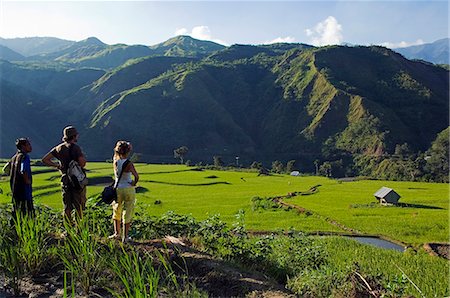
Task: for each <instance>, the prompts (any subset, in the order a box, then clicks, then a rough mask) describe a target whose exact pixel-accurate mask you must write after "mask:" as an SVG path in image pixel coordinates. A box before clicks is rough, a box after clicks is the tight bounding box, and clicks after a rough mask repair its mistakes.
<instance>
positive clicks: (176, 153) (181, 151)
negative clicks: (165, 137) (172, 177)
mask: <svg viewBox="0 0 450 298" xmlns="http://www.w3.org/2000/svg"><path fill="white" fill-rule="evenodd" d="M188 151H189V148H188V147H186V146H181V147H180V148H177V149H175V150H173V157H174V158H179V159H180V163H181V164H183V163H184V157H185V155H186V154H187V153H188Z"/></svg>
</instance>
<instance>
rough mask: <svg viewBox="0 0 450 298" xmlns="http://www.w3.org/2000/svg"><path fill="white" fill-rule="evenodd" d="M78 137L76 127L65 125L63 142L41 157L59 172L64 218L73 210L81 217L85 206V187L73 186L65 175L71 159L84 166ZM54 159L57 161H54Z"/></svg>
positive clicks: (84, 160)
mask: <svg viewBox="0 0 450 298" xmlns="http://www.w3.org/2000/svg"><path fill="white" fill-rule="evenodd" d="M78 137H79V134H78V131H77V129H76V128H75V127H73V126H67V127H66V128H64V130H63V138H62V140H63V142H62V143H61V144H59V145H57V146H56V147H54V148H52V149H51V150H50V152H48V153H47V154H46V155H45V156H44V157H43V158H42V162H43V163H44V164H46V165H47V166H49V167H54V168H57V169H58V170H59V171H60V172H61V187H62V198H63V204H64V214H65V216H66V219H71V218H72V211H73V210H75V211H76V213H77V215H78V217H79V218H82V217H83V210H84V209H85V206H86V187H83V188H77V187H75V186H74V185H72V183H71V182H70V179H69V177H68V175H67V169H68V167H69V163H70V162H71V161H72V160H75V161H76V162H78V164H79V165H80V167H81V168H83V169H84V168H85V167H86V158H85V156H84V154H83V151H82V150H81V147H80V146H78V144H77V142H78ZM54 159H57V160H58V161H57V162H56V161H54Z"/></svg>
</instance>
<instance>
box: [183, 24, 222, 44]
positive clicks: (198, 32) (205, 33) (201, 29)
mask: <svg viewBox="0 0 450 298" xmlns="http://www.w3.org/2000/svg"><path fill="white" fill-rule="evenodd" d="M175 35H189V36H191V37H193V38H195V39H201V40H209V41H213V42H215V43H219V44H222V45H228V43H227V42H225V41H223V40H220V39H217V38H213V37H212V34H211V30H209V27H208V26H203V25H202V26H196V27H194V28H192V30H191V32H190V33H189V30H188V29H186V28H180V29H177V30H176V31H175Z"/></svg>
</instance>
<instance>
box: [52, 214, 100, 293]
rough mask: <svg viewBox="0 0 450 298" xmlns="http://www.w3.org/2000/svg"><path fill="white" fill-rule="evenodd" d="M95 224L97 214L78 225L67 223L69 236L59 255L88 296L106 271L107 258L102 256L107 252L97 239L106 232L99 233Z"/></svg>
mask: <svg viewBox="0 0 450 298" xmlns="http://www.w3.org/2000/svg"><path fill="white" fill-rule="evenodd" d="M95 223H96V218H95V213H93V214H92V216H88V215H85V216H84V217H83V219H81V220H79V221H78V222H77V224H76V225H71V224H70V223H68V222H66V221H65V222H64V228H65V230H66V233H67V236H66V238H65V239H64V243H63V247H62V248H61V249H60V251H59V253H58V254H59V257H60V258H61V261H62V262H63V264H64V267H65V269H66V270H68V271H70V272H71V273H72V277H75V278H73V280H74V281H77V282H79V284H80V287H81V288H82V290H83V292H84V293H85V294H86V295H88V294H89V292H90V290H91V287H92V285H93V284H94V283H95V282H96V280H97V279H98V278H99V277H100V276H101V274H102V271H103V269H104V261H105V258H104V257H102V255H103V254H104V253H105V251H104V250H103V247H102V246H101V244H100V243H99V242H98V240H97V239H96V236H98V235H104V232H102V231H98V230H97V228H96V224H95ZM99 232H100V233H99ZM102 250H103V251H102ZM72 286H73V284H72Z"/></svg>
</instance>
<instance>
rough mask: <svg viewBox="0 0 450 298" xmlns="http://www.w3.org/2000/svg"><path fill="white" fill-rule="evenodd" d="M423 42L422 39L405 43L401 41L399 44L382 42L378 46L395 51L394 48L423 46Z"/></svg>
mask: <svg viewBox="0 0 450 298" xmlns="http://www.w3.org/2000/svg"><path fill="white" fill-rule="evenodd" d="M424 43H425V42H424V41H423V40H422V39H418V40H416V41H413V42H406V41H401V42H397V43H395V42H388V41H387V42H383V43H381V44H380V45H382V46H384V47H386V48H390V49H396V48H406V47H410V46H419V45H422V44H424Z"/></svg>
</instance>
